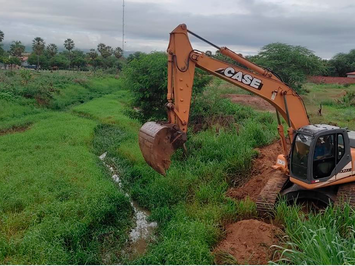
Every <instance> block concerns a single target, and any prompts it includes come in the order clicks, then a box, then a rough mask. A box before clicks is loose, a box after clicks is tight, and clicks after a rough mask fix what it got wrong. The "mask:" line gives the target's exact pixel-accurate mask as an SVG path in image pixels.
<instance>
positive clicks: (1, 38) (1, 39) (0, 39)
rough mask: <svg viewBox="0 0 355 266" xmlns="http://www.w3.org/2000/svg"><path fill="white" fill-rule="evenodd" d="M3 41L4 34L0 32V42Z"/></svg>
mask: <svg viewBox="0 0 355 266" xmlns="http://www.w3.org/2000/svg"><path fill="white" fill-rule="evenodd" d="M3 40H4V33H3V32H2V31H1V30H0V42H2V41H3Z"/></svg>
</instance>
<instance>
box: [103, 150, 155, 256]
mask: <svg viewBox="0 0 355 266" xmlns="http://www.w3.org/2000/svg"><path fill="white" fill-rule="evenodd" d="M106 155H107V152H105V153H103V154H102V155H100V156H99V158H100V160H101V161H102V162H103V164H104V165H105V166H106V167H107V168H108V169H109V170H110V172H111V174H112V179H113V180H114V181H115V182H116V183H117V184H118V186H119V187H120V189H121V190H122V191H124V189H123V186H122V181H121V178H120V176H119V175H118V173H117V171H116V169H115V168H114V167H112V166H110V165H108V164H107V163H105V161H104V160H105V158H106ZM125 195H126V196H127V197H128V198H129V200H130V203H131V206H132V208H133V211H134V217H135V222H136V226H135V227H134V228H132V230H131V231H130V233H129V242H128V243H127V246H126V248H125V250H123V253H125V254H127V255H128V256H129V257H130V258H131V259H133V258H136V257H138V256H139V255H142V254H144V253H145V251H146V250H147V246H148V244H149V242H150V241H152V240H154V230H155V228H156V227H157V226H158V224H157V223H156V222H148V219H147V218H148V217H149V215H150V213H149V211H147V210H145V209H143V208H141V207H139V205H138V204H137V203H136V202H135V201H133V200H132V199H131V197H130V196H129V195H128V193H126V192H125Z"/></svg>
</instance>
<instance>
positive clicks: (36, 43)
mask: <svg viewBox="0 0 355 266" xmlns="http://www.w3.org/2000/svg"><path fill="white" fill-rule="evenodd" d="M45 45H46V43H45V42H44V40H43V39H42V38H41V37H36V38H34V40H33V41H32V50H33V52H34V53H35V54H36V55H37V69H39V57H40V56H41V55H42V54H43V51H44V48H45V47H46V46H45Z"/></svg>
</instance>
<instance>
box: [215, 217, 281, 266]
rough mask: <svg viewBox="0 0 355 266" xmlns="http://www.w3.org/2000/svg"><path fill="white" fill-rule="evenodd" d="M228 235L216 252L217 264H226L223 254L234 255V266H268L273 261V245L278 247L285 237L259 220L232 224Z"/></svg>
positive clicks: (279, 231)
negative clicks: (245, 265) (240, 265)
mask: <svg viewBox="0 0 355 266" xmlns="http://www.w3.org/2000/svg"><path fill="white" fill-rule="evenodd" d="M226 234H227V236H226V238H225V239H224V240H223V241H222V242H220V243H219V245H218V247H217V248H216V249H215V251H214V253H215V255H216V263H217V264H225V261H224V260H223V254H230V255H232V256H233V257H234V259H235V261H234V263H233V264H251V265H255V264H268V262H269V261H270V260H272V259H273V254H274V249H273V248H272V245H278V244H279V243H280V241H281V238H282V237H283V236H284V233H283V232H282V230H281V229H280V228H278V227H276V226H274V225H271V224H267V223H264V222H261V221H258V220H243V221H240V222H237V223H234V224H230V225H228V226H227V228H226Z"/></svg>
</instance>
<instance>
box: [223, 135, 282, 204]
mask: <svg viewBox="0 0 355 266" xmlns="http://www.w3.org/2000/svg"><path fill="white" fill-rule="evenodd" d="M258 151H259V156H258V157H257V158H256V159H255V160H254V162H253V170H252V172H251V178H250V179H248V181H247V182H246V183H245V184H244V185H242V186H240V187H237V188H230V189H229V190H228V191H227V196H229V197H231V198H235V199H239V200H241V199H244V198H246V197H249V198H250V199H251V200H253V201H255V200H256V198H257V197H258V195H259V194H260V192H261V190H262V189H263V187H264V186H265V185H266V182H267V181H268V180H269V178H270V177H271V176H272V175H273V174H274V173H275V171H276V170H274V169H273V168H272V167H271V166H273V165H274V164H275V163H276V158H277V155H279V154H280V153H282V147H281V144H280V142H279V141H277V142H275V143H273V144H271V145H269V146H265V147H263V148H261V149H258Z"/></svg>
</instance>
